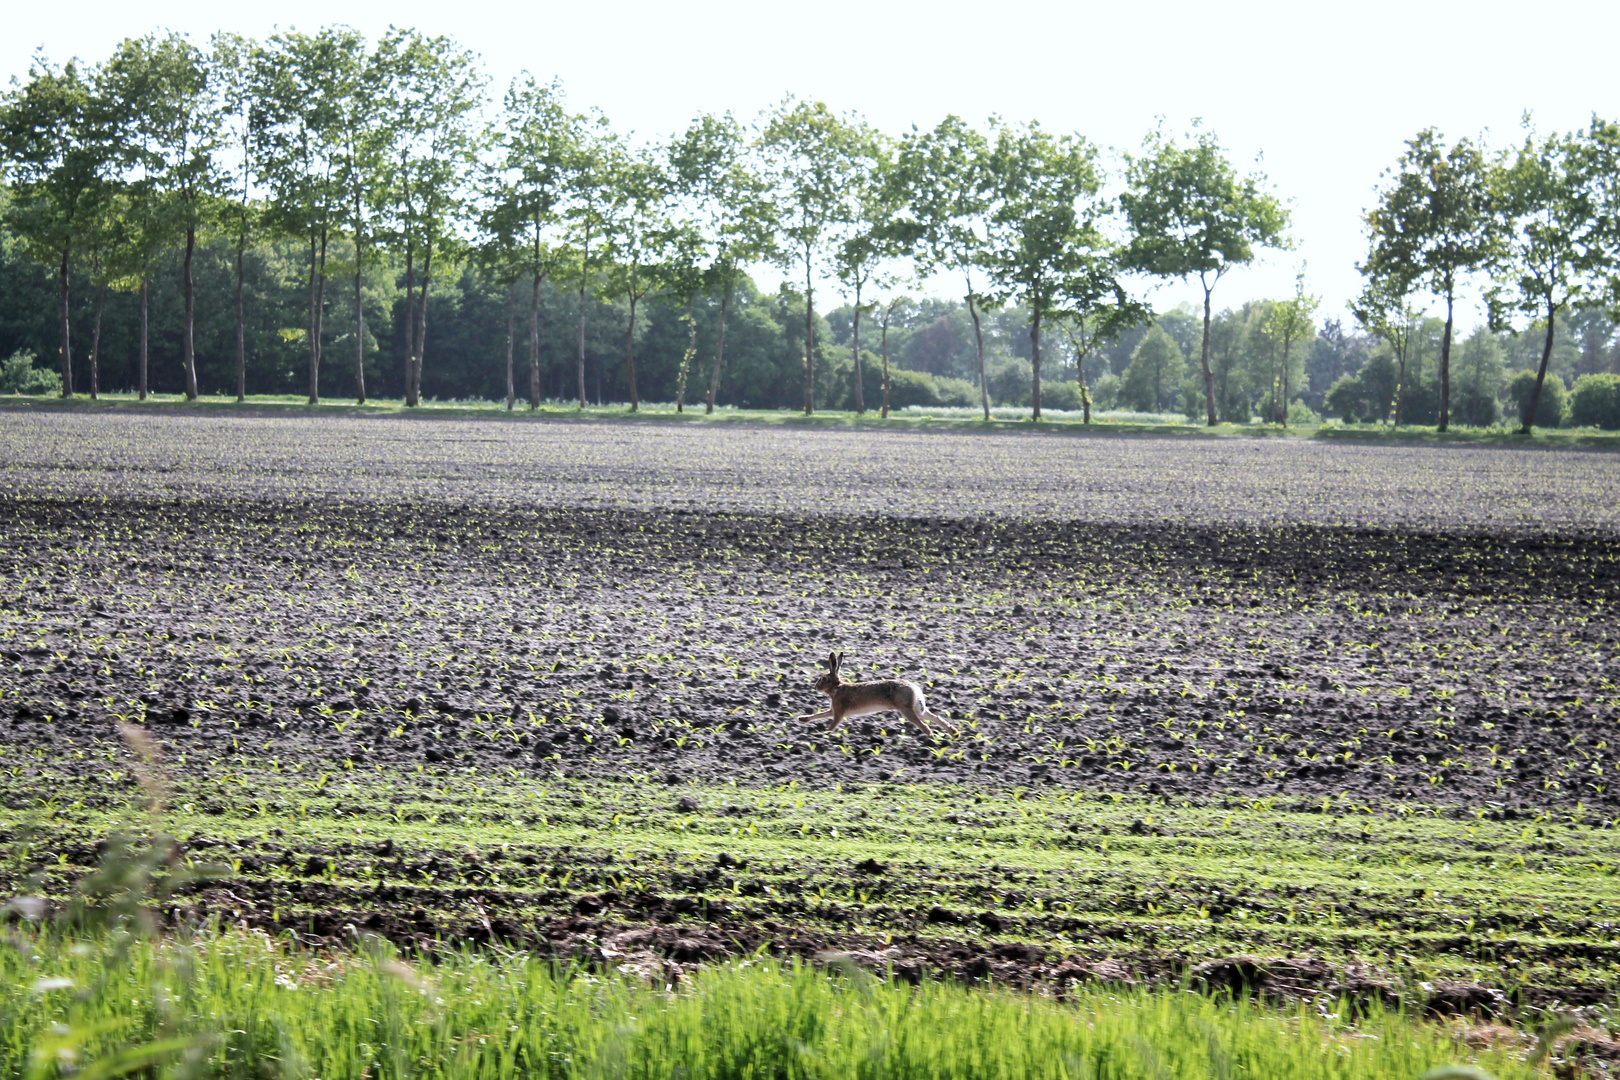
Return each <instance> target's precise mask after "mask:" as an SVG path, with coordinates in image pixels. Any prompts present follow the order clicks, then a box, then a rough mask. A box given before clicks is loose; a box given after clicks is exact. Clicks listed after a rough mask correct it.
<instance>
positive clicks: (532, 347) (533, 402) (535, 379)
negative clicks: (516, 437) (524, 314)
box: [529, 274, 545, 412]
mask: <svg viewBox="0 0 1620 1080" xmlns="http://www.w3.org/2000/svg"><path fill="white" fill-rule="evenodd" d="M544 277H545V275H544V274H536V275H534V290H533V292H531V293H530V295H529V411H530V412H533V411H534V410H535V409H538V408H539V407H540V281H541V279H542V278H544Z"/></svg>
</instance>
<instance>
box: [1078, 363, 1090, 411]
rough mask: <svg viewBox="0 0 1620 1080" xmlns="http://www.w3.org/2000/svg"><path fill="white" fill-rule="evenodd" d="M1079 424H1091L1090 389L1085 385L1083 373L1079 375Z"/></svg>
mask: <svg viewBox="0 0 1620 1080" xmlns="http://www.w3.org/2000/svg"><path fill="white" fill-rule="evenodd" d="M1080 410H1081V412H1080V422H1081V423H1082V424H1089V423H1091V388H1090V387H1088V386H1087V385H1086V375H1085V372H1083V371H1082V372H1081V373H1080Z"/></svg>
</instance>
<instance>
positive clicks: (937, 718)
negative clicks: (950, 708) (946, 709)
mask: <svg viewBox="0 0 1620 1080" xmlns="http://www.w3.org/2000/svg"><path fill="white" fill-rule="evenodd" d="M922 717H923V719H924V720H932V721H934V722H935V723H936V724H939V725H940V726H942V727H943V728H944V729H945V730H946V731H949V732H950V733H951V734H952V735H955V734H956V733H957V731H958V728H957V726H956V725H955V724H953V723H951V722H950V721H949V720H947V719H945V718H944V717H943V716H941V715H939V714H938V713H931V712H928V711H927V710H924V711H923V714H922Z"/></svg>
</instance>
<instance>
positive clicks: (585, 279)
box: [562, 110, 623, 409]
mask: <svg viewBox="0 0 1620 1080" xmlns="http://www.w3.org/2000/svg"><path fill="white" fill-rule="evenodd" d="M572 151H573V152H572V153H571V154H570V155H569V157H568V160H567V163H566V165H565V167H564V173H563V193H564V200H563V204H562V223H563V228H564V230H565V233H564V235H565V237H566V242H567V247H568V250H567V252H566V254H565V255H564V256H563V261H562V265H563V266H564V268H565V271H564V274H565V278H566V280H568V281H569V282H571V283H572V284H573V285H574V287H575V289H576V290H577V292H578V301H579V302H578V307H577V310H578V315H579V350H578V352H577V353H576V355H575V359H576V363H577V370H578V373H579V407H580V408H582V409H583V408H584V407H585V293H586V290H587V289H589V288H590V287H591V286H592V285H594V284H595V282H596V279H597V276H598V274H599V273H600V272H601V271H602V268H603V267H604V266H605V265H606V263H607V254H608V253H607V245H606V242H605V241H606V235H607V231H608V212H609V206H610V202H611V193H612V186H613V183H614V180H615V176H614V165H613V163H614V161H615V160H617V159H618V158H619V156H620V155H622V153H623V148H622V146H621V145H620V143H619V141H618V139H617V137H616V136H615V135H614V134H613V133H612V132H611V131H610V130H609V129H608V123H607V117H605V116H603V115H602V114H601V113H598V112H595V111H594V110H593V112H592V113H591V115H590V118H589V119H587V120H586V121H585V123H584V125H583V127H582V129H581V134H580V138H579V139H577V140H576V141H575V142H574V144H573V147H572ZM596 385H597V402H596V403H597V404H598V405H600V404H601V403H602V402H601V394H602V390H601V387H602V379H601V376H600V374H598V376H597V380H596Z"/></svg>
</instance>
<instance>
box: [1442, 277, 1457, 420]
mask: <svg viewBox="0 0 1620 1080" xmlns="http://www.w3.org/2000/svg"><path fill="white" fill-rule="evenodd" d="M1453 291H1454V290H1453V289H1452V287H1451V283H1450V282H1447V283H1446V331H1445V333H1444V334H1443V335H1441V337H1440V424H1439V430H1440V431H1447V430H1449V429H1450V428H1451V314H1452V311H1451V309H1452V305H1453V303H1454V297H1453V295H1452V294H1453Z"/></svg>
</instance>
